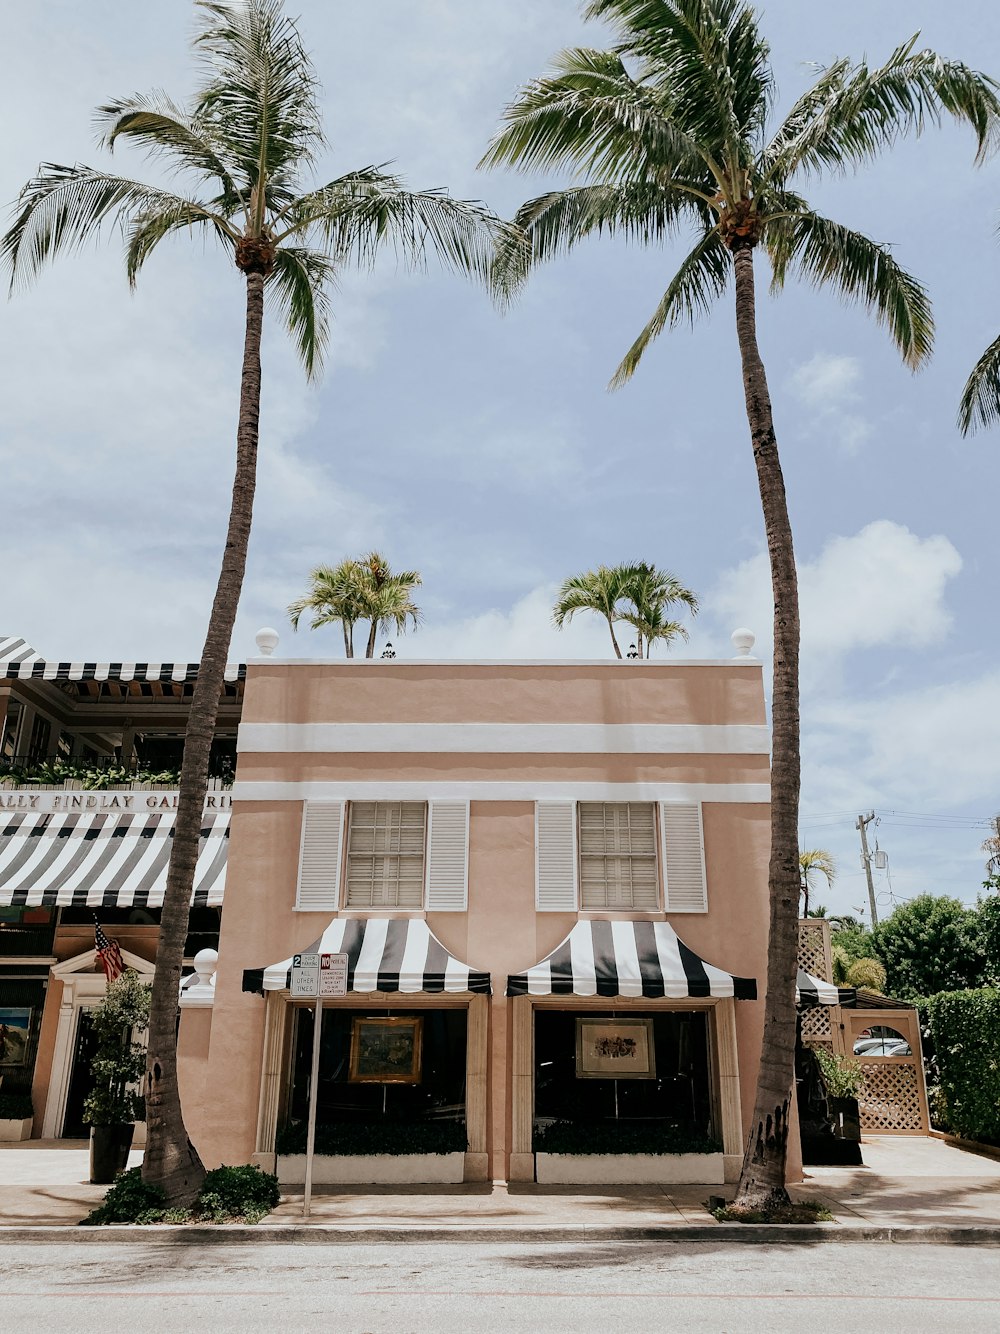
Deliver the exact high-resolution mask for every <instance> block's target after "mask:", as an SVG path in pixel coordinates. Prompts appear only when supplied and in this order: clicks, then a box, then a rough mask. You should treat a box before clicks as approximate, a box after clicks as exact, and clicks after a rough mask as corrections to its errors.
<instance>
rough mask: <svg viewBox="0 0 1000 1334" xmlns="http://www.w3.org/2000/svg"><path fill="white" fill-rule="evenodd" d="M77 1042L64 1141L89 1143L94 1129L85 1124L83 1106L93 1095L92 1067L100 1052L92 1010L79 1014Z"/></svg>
mask: <svg viewBox="0 0 1000 1334" xmlns="http://www.w3.org/2000/svg"><path fill="white" fill-rule="evenodd" d="M77 1013H78V1015H79V1019H78V1020H77V1026H76V1041H75V1042H74V1044H73V1066H72V1069H71V1070H70V1076H69V1088H68V1090H67V1093H66V1114H65V1116H64V1117H63V1125H62V1135H61V1137H62V1138H63V1139H86V1138H87V1136H88V1135H89V1134H90V1127H89V1126H87V1125H85V1124H84V1120H83V1104H84V1102H85V1101H86V1098H87V1094H88V1093H89V1092H90V1089H91V1085H92V1079H91V1074H90V1064H91V1061H93V1059H94V1056H95V1055H96V1052H97V1037H96V1035H95V1033H94V1023H93V1019H92V1017H91V1013H90V1010H89V1009H82V1008H81V1009H80V1010H78V1011H77Z"/></svg>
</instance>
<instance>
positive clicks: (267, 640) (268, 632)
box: [254, 625, 278, 658]
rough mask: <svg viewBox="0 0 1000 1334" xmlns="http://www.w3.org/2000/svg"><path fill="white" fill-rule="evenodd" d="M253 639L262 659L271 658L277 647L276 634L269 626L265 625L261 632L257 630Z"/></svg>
mask: <svg viewBox="0 0 1000 1334" xmlns="http://www.w3.org/2000/svg"><path fill="white" fill-rule="evenodd" d="M254 639H255V641H256V644H257V649H258V651H259V652H260V656H261V657H262V658H269V657H271V655H272V654H273V653H274V650H275V649H276V648H277V647H278V632H277V630H274V629H272V627H271V626H269V625H265V626H264V628H263V629H262V630H258V631H257V634H256V635H255V636H254Z"/></svg>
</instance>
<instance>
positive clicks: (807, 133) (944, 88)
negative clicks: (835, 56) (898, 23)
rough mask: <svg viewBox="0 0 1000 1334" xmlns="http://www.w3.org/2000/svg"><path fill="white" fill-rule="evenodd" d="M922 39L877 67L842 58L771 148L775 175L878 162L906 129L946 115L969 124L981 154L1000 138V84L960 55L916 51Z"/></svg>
mask: <svg viewBox="0 0 1000 1334" xmlns="http://www.w3.org/2000/svg"><path fill="white" fill-rule="evenodd" d="M916 41H917V38H916V36H914V37H912V38H911V39H910V40H909V41H908V42H904V43H903V44H902V45H900V46H898V47H897V48H896V50H895V51H893V53H892V55H891V56H890V57H889V59H888V60H887V61H886V62H885V64H884V65H880V66H879V67H877V68H876V69H870V68H869V67H868V65H867V64H864V63H862V64H860V65H857V66H855V67H854V68H853V69H850V70H848V68H847V66H846V62H844V61H838V62H837V64H836V65H834V66H832V67H831V69H830V70H828V71H825V72H824V74H823V75H822V76H821V78H820V80H819V82H818V83H817V85H816V93H817V95H816V96H815V97H814V98H813V99H812V100H811V101H810V94H808V93H807V94H806V95H805V97H804V98H800V99H799V101H798V102H797V103H796V105H795V107H793V108H792V111H791V112H790V113H789V117H788V118H786V121H785V124H784V125H783V126H782V127H781V128H780V129H779V130H778V132H777V134H776V136H775V138H774V139H773V140H772V142H771V145H770V147H769V149H768V150H767V152H768V157H769V166H768V171H769V174H770V175H771V176H772V177H773V178H774V179H776V180H778V181H782V180H787V179H788V178H789V177H790V176H791V174H792V172H794V171H796V170H802V171H807V172H815V171H819V170H821V169H823V168H833V169H835V170H840V171H844V170H847V169H848V168H851V167H856V166H860V165H861V164H862V163H864V162H867V161H870V160H871V159H873V158H874V157H876V156H877V155H878V154H879V153H881V152H883V151H884V150H885V149H887V148H889V147H891V146H892V145H893V144H894V143H895V142H896V140H898V139H900V138H902V137H903V136H904V135H906V134H911V133H912V134H920V133H922V132H923V130H924V129H925V128H926V126H927V125H928V124H933V125H937V124H939V123H940V122H941V120H942V119H943V117H944V116H946V115H948V116H951V117H952V118H953V119H954V120H956V121H959V122H962V123H965V124H968V125H970V126H971V127H972V129H973V131H974V133H975V135H976V145H977V154H976V156H977V160H982V158H983V157H984V156H985V155H986V153H987V152H988V151H989V150H990V148H991V147H993V146H995V145H996V143H997V142H998V140H1000V96H998V93H1000V84H998V83H997V81H996V80H994V79H992V78H990V77H989V76H987V75H985V74H981V73H979V72H978V71H977V70H973V69H970V68H969V66H968V65H964V64H962V63H961V62H959V61H953V60H944V59H943V58H942V57H941V56H939V55H937V54H936V53H935V52H933V51H928V50H923V51H917V50H915V49H914V48H915V46H916Z"/></svg>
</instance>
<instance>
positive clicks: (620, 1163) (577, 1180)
mask: <svg viewBox="0 0 1000 1334" xmlns="http://www.w3.org/2000/svg"><path fill="white" fill-rule="evenodd" d="M724 1179H725V1170H724V1165H723V1156H722V1154H721V1153H536V1154H535V1180H536V1181H538V1182H541V1183H542V1184H543V1185H546V1186H556V1185H558V1186H646V1185H655V1186H660V1185H672V1184H681V1183H692V1182H693V1183H696V1184H698V1185H721V1184H722V1183H723V1181H724Z"/></svg>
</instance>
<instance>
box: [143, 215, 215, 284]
mask: <svg viewBox="0 0 1000 1334" xmlns="http://www.w3.org/2000/svg"><path fill="white" fill-rule="evenodd" d="M196 227H211V228H212V229H213V231H214V232H215V235H216V237H217V238H218V239H219V240H220V241H221V242H222V244H223V245H224V246H226V247H227V248H228V249H229V251H230V253H232V252H233V250H234V249H235V239H234V236H233V232H232V230H231V229H230V228H228V227H226V226H224V225H223V223H222V220H221V219H220V218H219V217H218V216H217V215H213V214H211V213H206V212H205V210H204V209H203V208H202V207H201V206H195V207H192V205H191V204H190V203H189V201H188V200H186V199H180V200H178V201H177V202H176V203H175V204H165V205H162V204H161V205H160V206H159V207H157V208H154V209H150V210H148V211H146V212H144V213H138V214H136V215H135V216H134V217H133V218H132V219H131V220H130V224H129V225H128V227H127V229H126V232H127V234H126V242H125V271H126V274H127V276H128V284H129V287H132V288H134V287H135V284H136V280H137V279H138V277H139V271H140V269H141V268H142V266H143V265H144V264H145V262H146V260H147V259H148V258H149V256H150V255H151V254H152V253H153V251H154V250H155V249H156V247H157V246H158V245H159V243H160V242H161V241H162V240H163V239H164V237H166V236H169V235H171V233H172V232H177V231H181V230H184V229H186V230H187V231H193V230H194V228H196Z"/></svg>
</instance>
